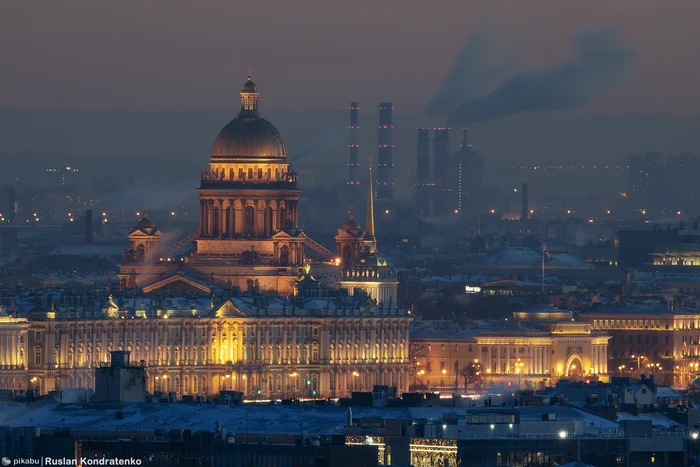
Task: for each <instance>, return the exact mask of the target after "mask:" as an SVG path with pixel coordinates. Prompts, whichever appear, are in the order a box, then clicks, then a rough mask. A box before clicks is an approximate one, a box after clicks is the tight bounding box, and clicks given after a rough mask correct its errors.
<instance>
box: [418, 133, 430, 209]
mask: <svg viewBox="0 0 700 467" xmlns="http://www.w3.org/2000/svg"><path fill="white" fill-rule="evenodd" d="M417 132H418V138H417V139H416V156H417V164H416V199H417V200H418V208H419V209H420V211H421V213H422V214H425V215H430V214H432V212H431V211H432V209H431V207H430V196H429V192H430V190H429V188H430V185H431V179H430V128H418V129H417Z"/></svg>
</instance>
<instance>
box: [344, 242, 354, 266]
mask: <svg viewBox="0 0 700 467" xmlns="http://www.w3.org/2000/svg"><path fill="white" fill-rule="evenodd" d="M351 262H352V248H350V245H345V246H344V247H343V264H350V263H351Z"/></svg>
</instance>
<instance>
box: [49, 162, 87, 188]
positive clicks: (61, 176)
mask: <svg viewBox="0 0 700 467" xmlns="http://www.w3.org/2000/svg"><path fill="white" fill-rule="evenodd" d="M78 172H79V170H78V169H76V168H75V167H61V168H56V167H50V168H48V169H46V176H47V182H48V184H49V185H52V186H69V185H72V184H73V183H74V181H75V177H76V175H77V174H78Z"/></svg>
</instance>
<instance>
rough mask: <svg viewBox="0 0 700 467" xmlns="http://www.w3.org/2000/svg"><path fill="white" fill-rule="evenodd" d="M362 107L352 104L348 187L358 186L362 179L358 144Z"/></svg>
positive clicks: (355, 103)
mask: <svg viewBox="0 0 700 467" xmlns="http://www.w3.org/2000/svg"><path fill="white" fill-rule="evenodd" d="M359 110H360V106H359V105H358V104H357V102H351V103H350V127H349V128H350V143H349V144H348V150H349V153H350V154H349V156H350V159H349V160H348V185H358V184H359V183H360V178H359V177H358V172H359V168H360V157H359V152H360V145H359V144H357V130H358V128H360V125H359V123H358V116H357V114H358V111H359Z"/></svg>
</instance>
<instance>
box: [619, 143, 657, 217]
mask: <svg viewBox="0 0 700 467" xmlns="http://www.w3.org/2000/svg"><path fill="white" fill-rule="evenodd" d="M665 165H666V164H665V160H664V158H663V156H662V155H661V153H660V152H648V153H646V154H635V155H633V156H631V157H630V165H629V188H628V194H627V196H628V197H629V198H630V199H631V200H632V202H633V205H634V207H635V208H637V209H644V210H650V209H654V210H656V209H659V208H662V207H663V203H661V204H659V201H660V200H659V198H658V197H657V195H659V194H660V193H659V191H660V190H661V189H662V187H663V188H665V184H664V183H663V180H664V171H665Z"/></svg>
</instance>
